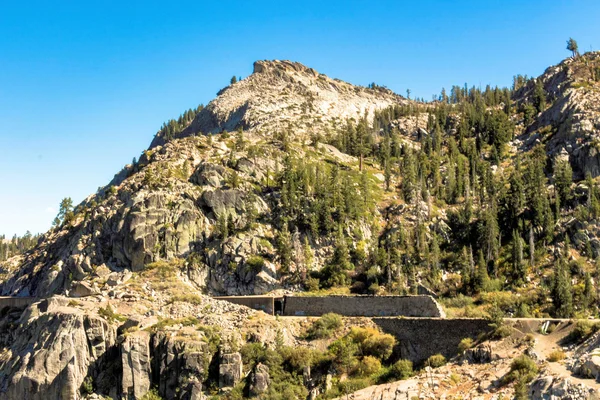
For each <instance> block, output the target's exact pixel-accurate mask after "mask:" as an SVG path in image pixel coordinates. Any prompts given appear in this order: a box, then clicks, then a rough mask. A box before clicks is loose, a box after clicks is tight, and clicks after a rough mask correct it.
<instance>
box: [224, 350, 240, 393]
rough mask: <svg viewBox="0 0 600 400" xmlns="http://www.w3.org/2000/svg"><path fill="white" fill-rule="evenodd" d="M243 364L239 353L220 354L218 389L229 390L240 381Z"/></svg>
mask: <svg viewBox="0 0 600 400" xmlns="http://www.w3.org/2000/svg"><path fill="white" fill-rule="evenodd" d="M243 367H244V364H243V363H242V355H241V354H240V353H226V354H221V359H220V363H219V387H220V388H229V387H233V386H235V385H236V384H237V383H238V382H239V381H241V380H242V374H243Z"/></svg>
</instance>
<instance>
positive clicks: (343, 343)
mask: <svg viewBox="0 0 600 400" xmlns="http://www.w3.org/2000/svg"><path fill="white" fill-rule="evenodd" d="M329 351H330V353H331V354H332V355H333V362H334V364H335V365H336V367H337V368H338V369H339V370H340V371H342V372H348V371H349V370H351V369H352V368H353V367H354V366H355V365H356V362H357V360H356V354H357V353H358V345H357V344H356V343H354V342H353V341H352V339H350V338H349V337H348V336H344V337H343V338H341V339H338V340H336V341H335V342H333V343H332V344H331V345H330V346H329Z"/></svg>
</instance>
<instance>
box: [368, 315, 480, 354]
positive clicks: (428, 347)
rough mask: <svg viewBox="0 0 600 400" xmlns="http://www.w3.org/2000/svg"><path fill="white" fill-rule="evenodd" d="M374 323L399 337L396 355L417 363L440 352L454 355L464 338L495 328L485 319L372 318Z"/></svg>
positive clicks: (475, 336)
mask: <svg viewBox="0 0 600 400" xmlns="http://www.w3.org/2000/svg"><path fill="white" fill-rule="evenodd" d="M373 322H375V323H376V324H377V325H379V327H380V328H381V329H382V330H383V331H384V332H386V333H389V334H391V335H393V336H394V337H396V339H397V341H398V344H397V346H396V349H395V354H396V356H397V357H398V358H404V359H408V360H411V361H412V362H414V363H422V362H423V361H425V360H426V359H427V358H429V356H432V355H434V354H437V353H441V354H443V355H444V356H445V357H446V358H449V357H452V356H454V355H456V353H457V351H458V344H459V343H460V341H461V340H462V339H464V338H466V337H470V338H473V339H476V338H477V336H478V335H479V334H480V333H482V332H489V331H491V330H492V328H490V326H489V323H490V322H489V321H488V320H484V319H468V318H461V319H441V318H373Z"/></svg>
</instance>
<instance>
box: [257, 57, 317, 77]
mask: <svg viewBox="0 0 600 400" xmlns="http://www.w3.org/2000/svg"><path fill="white" fill-rule="evenodd" d="M294 72H296V73H304V74H308V75H312V76H314V77H315V78H316V77H318V76H319V73H318V72H317V71H315V70H314V69H312V68H309V67H307V66H305V65H304V64H301V63H299V62H294V61H289V60H283V61H280V60H259V61H255V62H254V71H253V73H254V74H281V73H294Z"/></svg>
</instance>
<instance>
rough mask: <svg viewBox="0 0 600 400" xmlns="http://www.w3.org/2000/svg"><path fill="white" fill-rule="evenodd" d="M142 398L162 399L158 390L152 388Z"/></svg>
mask: <svg viewBox="0 0 600 400" xmlns="http://www.w3.org/2000/svg"><path fill="white" fill-rule="evenodd" d="M141 400H162V397H160V395H159V394H158V390H156V389H150V391H149V392H147V393H146V394H145V395H144V396H142V398H141Z"/></svg>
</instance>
